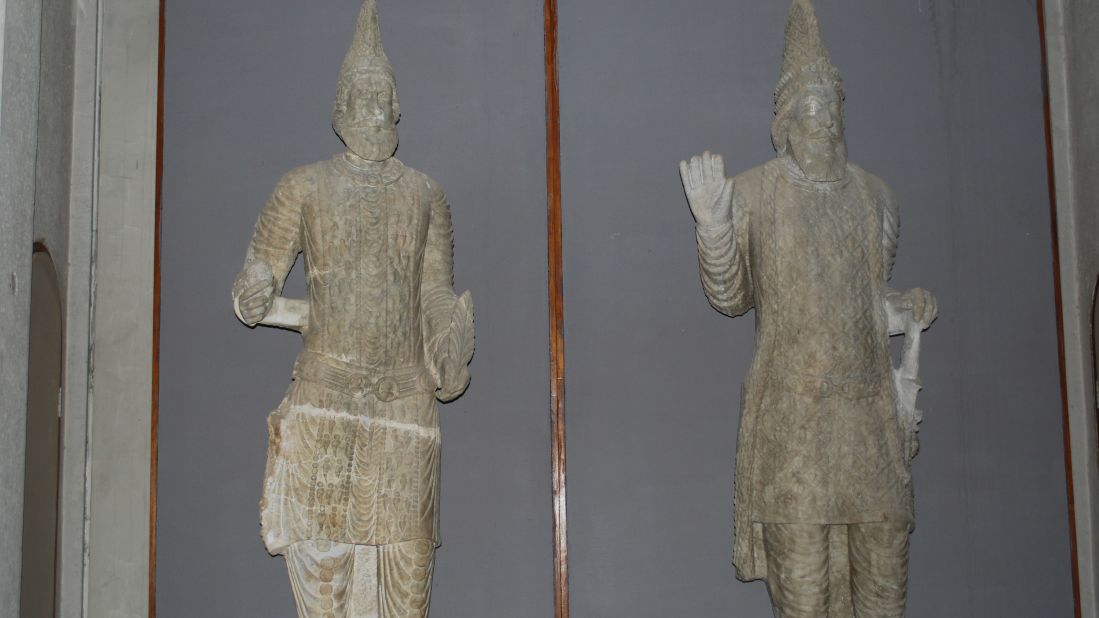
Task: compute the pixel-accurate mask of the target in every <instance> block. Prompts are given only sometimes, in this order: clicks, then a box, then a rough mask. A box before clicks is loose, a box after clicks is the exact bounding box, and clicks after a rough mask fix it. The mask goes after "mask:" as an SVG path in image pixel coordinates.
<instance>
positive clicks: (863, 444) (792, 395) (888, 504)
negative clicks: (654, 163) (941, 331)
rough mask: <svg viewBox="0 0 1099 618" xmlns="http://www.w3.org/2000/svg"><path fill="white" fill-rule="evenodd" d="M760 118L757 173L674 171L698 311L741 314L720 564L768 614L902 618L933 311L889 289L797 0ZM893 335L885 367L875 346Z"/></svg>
mask: <svg viewBox="0 0 1099 618" xmlns="http://www.w3.org/2000/svg"><path fill="white" fill-rule="evenodd" d="M775 108H776V109H775V120H774V124H773V125H772V138H773V141H774V146H775V149H776V151H777V153H778V156H777V157H776V158H775V159H773V160H772V161H770V162H768V163H765V164H763V165H761V166H759V167H756V168H754V169H751V170H748V171H746V172H743V173H741V174H739V175H737V176H735V177H733V178H726V176H725V166H724V161H723V159H722V157H721V156H720V155H711V154H710V153H708V152H707V153H704V154H703V155H700V156H696V157H694V158H692V159H691V160H690V161H683V162H681V163H680V174H681V177H682V180H683V185H684V189H685V192H686V195H687V200H688V203H689V205H690V208H691V212H692V214H693V215H694V218H695V221H696V238H697V244H698V255H699V269H700V272H701V278H702V284H703V288H704V290H705V292H706V296H707V298H708V299H709V300H710V303H711V304H712V305H713V306H714V308H716V309H717V310H719V311H721V312H722V313H725V314H727V315H730V316H736V315H740V314H742V313H744V312H746V311H748V310H749V309H751V308H755V310H756V320H757V322H756V327H757V338H756V341H757V350H756V355H755V359H754V361H753V364H752V367H751V369H750V371H749V375H748V378H747V380H746V384H745V393H744V399H743V403H742V405H743V409H742V413H741V422H740V430H739V438H738V448H737V468H736V549H735V556H734V563H735V565H736V567H737V574H738V577H740V578H741V579H743V580H746V581H747V580H753V579H766V580H767V584H768V588H769V591H770V592H771V598H772V602H773V603H774V605H775V610H776V615H778V616H794V615H798V616H800V615H814V616H817V615H830V616H844V615H846V616H851V615H853V613H854V612H856V609H857V612H858V615H868V616H869V615H873V616H879V615H880V616H886V615H888V616H899V615H901V614H902V613H903V608H904V603H905V591H906V586H907V556H908V534H907V530H908V529H909V528H910V527H911V525H912V523H913V515H912V485H911V468H910V462H911V458H912V457H913V456H914V455H915V452H916V449H917V441H916V426H917V424H918V422H919V418H920V415H919V412H918V411H917V410H916V408H915V399H916V394H917V392H918V391H919V380H918V378H917V369H918V356H919V335H920V332H921V331H922V330H924V329H926V328H927V327H928V326H929V325H930V323H931V321H932V320H934V318H935V315H936V307H935V300H934V298H933V297H932V296H931V295H930V294H928V293H927V292H924V291H923V290H919V289H913V290H910V291H908V292H904V293H897V292H894V291H892V290H891V289H890V288H889V287H888V285H887V282H888V280H889V276H890V271H891V269H892V265H893V259H894V255H895V253H896V248H897V239H898V212H897V206H896V203H895V200H894V197H893V194H892V192H891V191H890V190H889V188H888V187H887V186H886V185H885V183H884V182H883V181H882V180H881V179H879V178H877V177H876V176H874V175H873V174H870V173H869V172H866V171H865V170H863V169H862V168H860V167H858V166H856V165H854V164H852V163H849V162H848V160H847V147H846V142H845V141H844V137H843V127H844V117H843V88H842V84H841V78H840V74H839V71H838V69H836V68H835V67H834V66H833V65H832V63H831V60H830V59H829V57H828V53H827V51H826V50H825V48H824V45H823V43H822V40H821V36H820V29H819V25H818V23H817V19H816V15H815V12H814V11H813V7H812V5H811V4H810V2H809V0H795V2H794V3H793V6H792V8H791V10H790V15H789V18H788V23H787V27H786V50H785V56H784V63H783V68H782V75H781V77H780V80H779V84H778V87H777V88H776V91H775ZM902 333H903V334H905V335H906V341H905V351H904V354H903V358H902V364H901V366H900V367H899V368H896V369H894V368H893V367H892V364H891V360H890V355H889V346H888V340H889V337H890V335H893V334H902ZM898 530H900V532H898ZM868 556H873V557H875V558H874V559H869V558H868ZM807 607H812V608H815V609H814V610H812V611H811V612H810V613H809V614H801V613H796V611H799V610H795V608H802V609H801V610H800V611H804V608H807Z"/></svg>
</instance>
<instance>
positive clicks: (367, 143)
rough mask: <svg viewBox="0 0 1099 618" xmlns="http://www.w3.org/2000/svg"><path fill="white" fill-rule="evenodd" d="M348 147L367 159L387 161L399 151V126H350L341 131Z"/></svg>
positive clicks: (341, 135)
mask: <svg viewBox="0 0 1099 618" xmlns="http://www.w3.org/2000/svg"><path fill="white" fill-rule="evenodd" d="M339 134H340V139H342V140H343V143H344V144H345V145H346V146H347V149H348V150H350V151H351V152H353V153H355V154H356V155H358V156H360V157H362V158H363V159H366V160H367V161H385V160H386V159H388V158H390V157H392V156H393V153H395V152H397V141H398V140H397V127H396V126H389V127H348V128H344V129H343V130H342V131H340V132H339Z"/></svg>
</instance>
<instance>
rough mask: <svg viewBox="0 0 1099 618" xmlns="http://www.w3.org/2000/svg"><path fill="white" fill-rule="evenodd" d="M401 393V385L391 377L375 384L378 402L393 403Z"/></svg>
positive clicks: (385, 377)
mask: <svg viewBox="0 0 1099 618" xmlns="http://www.w3.org/2000/svg"><path fill="white" fill-rule="evenodd" d="M400 392H401V385H400V384H398V383H397V380H395V379H393V378H392V377H390V376H383V377H381V378H378V381H377V382H375V383H374V396H375V397H377V398H378V401H383V402H386V403H388V402H390V401H393V400H394V399H396V398H397V395H399V394H400Z"/></svg>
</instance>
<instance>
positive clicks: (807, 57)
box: [775, 0, 843, 111]
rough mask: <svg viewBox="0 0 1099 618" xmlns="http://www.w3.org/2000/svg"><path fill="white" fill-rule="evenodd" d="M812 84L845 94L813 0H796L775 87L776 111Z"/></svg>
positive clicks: (788, 25)
mask: <svg viewBox="0 0 1099 618" xmlns="http://www.w3.org/2000/svg"><path fill="white" fill-rule="evenodd" d="M810 84H820V85H828V86H832V87H834V88H835V89H836V90H837V91H839V93H840V96H841V97H842V96H843V80H842V78H841V77H840V72H839V69H837V68H836V67H835V66H834V65H833V64H832V60H831V58H829V57H828V50H826V49H825V48H824V42H823V41H822V40H821V36H820V23H819V22H818V21H817V12H816V11H815V10H814V9H813V4H812V1H811V0H794V4H793V6H791V7H790V13H789V15H787V17H786V49H785V50H784V51H783V55H782V76H781V77H780V78H779V80H778V86H776V87H775V110H776V111H779V110H782V109H783V108H784V107H785V106H786V104H787V103H789V102H790V100H791V99H792V98H793V95H794V93H795V92H797V91H798V89H799V88H801V87H802V86H806V85H810Z"/></svg>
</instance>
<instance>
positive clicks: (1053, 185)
mask: <svg viewBox="0 0 1099 618" xmlns="http://www.w3.org/2000/svg"><path fill="white" fill-rule="evenodd" d="M1037 10H1038V36H1039V42H1040V46H1041V54H1042V109H1043V113H1044V116H1045V129H1046V136H1045V137H1046V178H1047V181H1048V183H1049V188H1048V190H1049V213H1050V228H1051V230H1052V240H1053V297H1054V302H1055V303H1056V307H1057V358H1058V364H1059V366H1060V371H1061V426H1062V430H1063V433H1064V445H1065V484H1066V486H1067V489H1068V492H1067V493H1068V522H1069V537H1070V539H1069V540H1070V545H1071V547H1072V597H1073V606H1074V614H1075V616H1076V618H1081V605H1080V558H1079V553H1078V551H1077V548H1076V542H1077V541H1076V495H1075V488H1074V487H1073V476H1072V440H1071V432H1070V429H1069V415H1068V376H1067V373H1066V370H1065V308H1064V303H1063V302H1062V299H1061V245H1060V239H1059V235H1058V232H1057V179H1056V177H1055V175H1054V169H1055V168H1054V160H1053V120H1052V111H1051V109H1050V101H1049V56H1048V53H1047V48H1046V14H1045V0H1038V3H1037Z"/></svg>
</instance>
